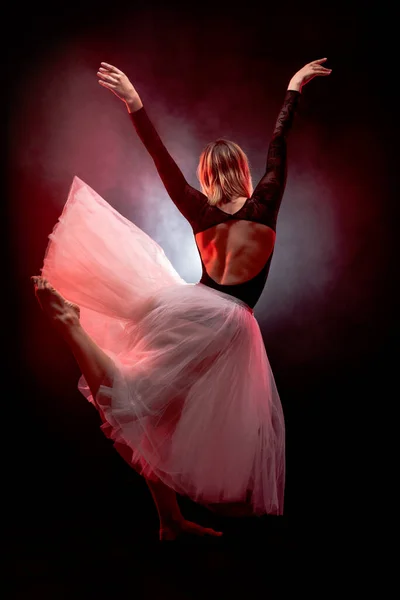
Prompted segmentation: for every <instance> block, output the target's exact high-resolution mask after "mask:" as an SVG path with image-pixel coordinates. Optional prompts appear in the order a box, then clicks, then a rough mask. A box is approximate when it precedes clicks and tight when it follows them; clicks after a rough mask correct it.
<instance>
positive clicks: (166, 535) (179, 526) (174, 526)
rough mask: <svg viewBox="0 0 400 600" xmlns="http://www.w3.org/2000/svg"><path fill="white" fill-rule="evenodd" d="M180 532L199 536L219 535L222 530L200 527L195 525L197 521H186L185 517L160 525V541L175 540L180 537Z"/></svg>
mask: <svg viewBox="0 0 400 600" xmlns="http://www.w3.org/2000/svg"><path fill="white" fill-rule="evenodd" d="M182 534H189V535H197V536H201V537H204V536H211V537H221V535H222V531H214V529H211V528H210V527H202V526H201V525H197V523H192V522H191V521H186V519H182V520H180V521H175V522H174V523H170V524H168V525H163V526H161V527H160V540H161V541H165V540H168V541H172V540H176V538H178V537H180V536H181V535H182Z"/></svg>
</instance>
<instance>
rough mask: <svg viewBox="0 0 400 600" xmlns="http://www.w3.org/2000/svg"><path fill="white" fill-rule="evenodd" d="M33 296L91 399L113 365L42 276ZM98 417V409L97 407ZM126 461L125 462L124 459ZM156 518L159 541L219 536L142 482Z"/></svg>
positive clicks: (158, 486) (167, 492) (155, 484)
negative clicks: (185, 535)
mask: <svg viewBox="0 0 400 600" xmlns="http://www.w3.org/2000/svg"><path fill="white" fill-rule="evenodd" d="M32 280H33V282H34V284H35V293H36V297H37V299H38V301H39V303H40V305H41V307H42V309H43V310H44V312H45V313H46V314H47V315H48V316H49V318H50V319H51V321H52V323H53V325H54V327H55V328H56V329H57V331H58V332H59V333H60V335H62V337H63V338H64V339H65V341H66V342H67V344H68V345H69V347H70V348H71V350H72V352H73V354H74V356H75V359H76V361H77V363H78V365H79V368H80V369H81V371H82V373H83V375H84V377H85V379H86V381H87V383H88V386H89V388H90V391H91V392H92V396H93V399H94V400H96V396H97V392H98V390H99V387H100V386H101V385H107V384H108V385H109V384H110V383H111V382H112V377H113V372H114V363H113V361H112V360H111V358H110V357H109V356H107V354H106V353H105V352H103V350H102V349H101V348H99V346H98V345H97V344H96V343H95V342H94V341H93V340H92V338H91V337H90V336H89V335H88V334H87V333H86V331H85V330H84V329H83V327H82V325H81V324H80V322H79V307H78V306H77V305H76V304H73V303H71V302H68V301H67V300H65V298H63V297H62V296H61V294H60V293H59V292H57V290H56V289H54V288H53V287H52V286H51V285H50V284H49V283H48V282H47V281H46V280H45V279H43V278H42V277H32ZM97 408H98V409H99V412H100V414H101V416H102V411H101V409H100V407H97ZM118 451H119V452H120V454H121V455H122V456H124V454H126V453H127V454H130V453H131V452H132V451H131V450H130V449H129V448H127V447H126V448H125V450H124V448H121V449H119V450H118ZM128 462H129V460H128ZM146 481H147V484H148V486H149V489H150V492H151V494H152V496H153V499H154V502H155V504H156V507H157V511H158V514H159V517H160V540H174V539H176V538H177V537H178V535H179V534H181V533H183V532H184V533H191V534H194V535H202V536H203V535H213V536H219V535H222V533H220V532H216V531H214V530H213V529H210V528H206V527H201V526H200V525H197V524H196V523H191V522H190V521H186V520H185V519H184V518H183V516H182V514H181V512H180V509H179V505H178V502H177V499H176V493H175V491H174V490H172V489H171V488H170V487H168V486H167V485H165V484H164V483H163V482H162V481H160V480H157V481H151V480H149V479H146Z"/></svg>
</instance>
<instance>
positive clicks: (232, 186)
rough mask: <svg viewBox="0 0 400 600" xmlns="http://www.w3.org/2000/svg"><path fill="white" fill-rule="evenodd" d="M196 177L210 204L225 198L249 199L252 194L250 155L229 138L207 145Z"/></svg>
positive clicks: (201, 156)
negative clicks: (242, 197) (241, 197)
mask: <svg viewBox="0 0 400 600" xmlns="http://www.w3.org/2000/svg"><path fill="white" fill-rule="evenodd" d="M197 176H198V178H199V181H200V185H201V189H202V191H203V193H204V194H205V195H206V196H207V198H208V202H209V203H210V204H211V205H215V204H217V203H218V202H219V201H220V200H222V199H223V198H225V199H227V200H234V199H235V198H238V197H240V196H244V197H246V198H250V196H251V194H252V193H253V185H252V182H251V175H250V168H249V161H248V159H247V156H246V155H245V153H244V152H243V150H242V149H241V148H240V147H239V146H238V145H237V144H235V142H230V141H229V140H224V139H219V140H217V141H215V142H210V143H209V144H208V145H207V146H206V147H205V148H204V150H203V152H202V153H201V155H200V161H199V166H198V168H197Z"/></svg>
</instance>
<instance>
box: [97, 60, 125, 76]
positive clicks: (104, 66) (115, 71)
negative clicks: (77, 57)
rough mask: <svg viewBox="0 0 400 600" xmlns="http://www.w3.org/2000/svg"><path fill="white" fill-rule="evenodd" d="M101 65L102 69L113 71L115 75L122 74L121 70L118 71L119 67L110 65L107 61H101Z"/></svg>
mask: <svg viewBox="0 0 400 600" xmlns="http://www.w3.org/2000/svg"><path fill="white" fill-rule="evenodd" d="M101 66H102V67H103V68H104V69H107V71H110V73H115V74H116V75H122V71H120V70H119V69H117V67H114V66H113V65H110V64H109V63H106V62H102V63H101Z"/></svg>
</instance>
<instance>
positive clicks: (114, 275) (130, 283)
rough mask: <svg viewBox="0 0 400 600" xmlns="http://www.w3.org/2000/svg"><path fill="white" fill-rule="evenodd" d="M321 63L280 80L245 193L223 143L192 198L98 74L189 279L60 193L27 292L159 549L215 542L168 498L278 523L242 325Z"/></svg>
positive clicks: (279, 462)
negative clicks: (171, 216) (186, 226)
mask: <svg viewBox="0 0 400 600" xmlns="http://www.w3.org/2000/svg"><path fill="white" fill-rule="evenodd" d="M325 61H326V58H323V59H320V60H316V61H314V62H311V63H309V64H307V65H305V66H304V67H303V68H302V69H300V70H299V71H298V72H297V73H296V74H295V75H294V76H293V77H292V79H291V80H290V83H289V86H288V89H287V93H286V97H285V99H284V103H283V107H282V109H281V111H280V114H279V116H278V120H277V123H276V126H275V130H274V134H273V138H272V141H271V143H270V146H269V151H268V159H267V168H266V172H265V174H264V176H263V177H262V179H261V181H260V182H259V184H258V185H257V187H256V188H255V190H254V192H253V191H252V185H251V177H250V172H249V167H248V162H247V158H246V155H245V154H244V153H243V151H242V150H241V149H240V148H239V146H237V145H236V144H234V143H233V142H230V141H227V140H217V141H216V142H214V143H211V144H209V145H208V146H207V147H206V148H205V150H204V152H203V153H202V155H201V157H200V163H199V168H198V176H199V179H200V183H201V187H202V190H203V192H204V193H201V192H199V191H197V190H195V189H194V188H192V187H191V186H190V185H189V184H188V183H187V182H186V180H185V178H184V176H183V175H182V173H181V171H180V170H179V168H178V167H177V165H176V164H175V162H174V160H173V159H172V158H171V156H170V155H169V153H168V152H167V150H166V148H165V147H164V145H163V143H162V142H161V140H160V138H159V136H158V134H157V132H156V131H155V129H154V127H153V125H152V123H151V122H150V120H149V118H148V116H147V113H146V111H145V108H144V107H143V104H142V102H141V99H140V97H139V94H138V93H137V91H136V90H135V88H134V87H133V85H132V84H131V82H130V81H129V79H128V78H127V76H126V75H125V74H124V73H122V72H121V71H120V70H119V69H117V68H116V67H114V66H112V65H109V64H107V63H101V68H100V69H99V71H98V73H97V75H98V78H99V83H100V84H101V85H102V86H103V87H105V88H107V89H109V90H111V91H112V92H113V93H114V94H116V95H117V96H118V97H119V98H120V99H121V100H123V101H124V102H125V104H126V106H127V109H128V112H129V114H130V118H131V120H132V122H133V125H134V127H135V128H136V131H137V133H138V135H139V136H140V138H141V140H142V141H143V143H144V145H145V147H146V148H147V150H148V151H149V153H150V155H151V156H152V158H153V160H154V162H155V165H156V168H157V170H158V173H159V175H160V177H161V179H162V181H163V183H164V185H165V187H166V190H167V192H168V194H169V196H170V197H171V199H172V200H173V202H174V203H175V205H176V206H177V208H178V210H179V211H180V212H181V213H182V214H183V215H184V216H185V218H186V219H187V220H188V221H189V223H190V225H191V226H192V229H193V233H194V236H195V241H196V244H197V247H198V251H199V254H200V259H201V264H202V269H203V274H202V278H201V280H200V282H199V283H198V284H196V285H193V284H187V283H186V282H184V281H183V280H182V279H181V278H180V276H179V275H178V274H177V273H176V271H175V270H174V269H173V267H172V265H171V264H170V262H169V261H168V259H167V258H166V257H165V254H164V252H163V250H162V249H161V248H160V247H159V246H158V245H157V244H156V243H155V242H154V241H153V240H152V239H151V238H149V237H148V236H147V235H146V234H145V233H144V232H143V231H141V230H140V229H139V228H138V227H136V226H135V225H134V224H133V223H131V222H129V221H128V220H127V219H125V218H124V217H122V216H121V215H120V214H119V213H118V212H117V211H115V210H114V209H113V208H112V207H111V206H110V205H109V204H107V202H105V201H104V200H103V199H102V198H101V197H100V196H98V195H97V194H96V192H94V190H92V189H91V188H89V186H87V185H86V184H84V183H83V182H82V181H81V180H79V179H77V178H74V182H73V184H72V188H71V191H70V194H69V197H68V200H67V203H66V205H65V207H64V210H63V213H62V215H61V217H60V218H59V222H58V224H57V225H56V226H55V228H54V230H53V233H52V234H51V235H50V242H49V245H48V248H47V251H46V256H45V260H44V266H43V268H42V276H41V277H38V276H36V277H33V278H32V279H33V281H34V283H35V291H36V295H37V298H38V300H39V302H40V304H41V306H42V308H43V309H44V310H45V312H46V313H47V314H48V316H49V317H50V318H51V320H52V322H53V324H54V326H55V327H56V328H57V329H58V331H59V332H60V334H61V335H62V336H63V337H64V339H65V340H66V342H67V343H68V344H69V346H70V348H71V350H72V352H73V354H74V356H75V358H76V360H77V362H78V365H79V367H80V369H81V371H82V374H83V375H82V378H81V380H80V383H79V389H80V390H81V391H82V393H83V394H84V395H85V396H86V397H87V398H88V399H89V400H90V401H91V402H92V403H93V404H94V405H95V406H96V408H97V410H98V411H99V413H100V415H101V418H102V421H103V425H102V429H103V431H104V433H105V434H106V435H107V436H108V437H110V438H111V439H112V440H114V443H115V447H116V448H117V450H118V451H119V452H120V453H121V455H122V456H123V457H124V458H125V460H127V461H128V462H129V463H130V464H131V465H132V466H133V467H134V468H135V469H136V470H137V471H138V472H140V473H141V474H142V475H143V476H144V477H145V478H146V480H147V483H148V485H149V488H150V490H151V493H152V495H153V498H154V500H155V503H156V506H157V509H158V513H159V517H160V539H175V538H176V537H177V536H178V535H179V534H180V533H182V532H188V533H193V534H197V535H207V534H208V535H221V533H220V532H215V531H213V530H212V529H206V528H203V527H201V526H200V525H197V524H195V523H191V522H188V521H186V520H185V519H184V518H183V516H182V515H181V512H180V509H179V506H178V503H177V499H176V492H178V493H180V494H185V495H187V496H189V497H190V498H192V499H193V500H196V501H197V502H200V503H202V504H204V505H206V506H209V507H213V506H214V507H215V506H218V507H221V506H227V505H231V504H232V503H239V504H247V506H249V507H250V509H251V513H252V514H259V515H261V514H265V513H270V514H282V512H283V492H284V477H285V459H284V419H283V413H282V407H281V404H280V400H279V396H278V393H277V390H276V387H275V383H274V378H273V375H272V372H271V369H270V366H269V362H268V358H267V355H266V352H265V348H264V345H263V341H262V337H261V333H260V330H259V326H258V324H257V322H256V320H255V318H254V316H253V310H252V309H253V307H254V306H255V304H256V302H257V300H258V298H259V297H260V295H261V292H262V290H263V288H264V285H265V282H266V279H267V275H268V270H269V267H270V262H271V258H272V254H273V249H274V243H275V228H276V220H277V215H278V210H279V206H280V202H281V199H282V195H283V192H284V187H285V179H286V136H287V132H288V130H289V129H290V126H291V124H292V120H293V116H294V112H295V109H296V106H297V104H298V101H299V97H300V94H301V89H302V86H303V85H304V84H306V83H308V82H309V81H310V80H311V79H313V77H315V76H318V75H329V74H330V72H331V70H330V69H327V68H325V67H324V66H323V64H322V63H324V62H325ZM66 298H68V300H66ZM78 305H79V307H78Z"/></svg>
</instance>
